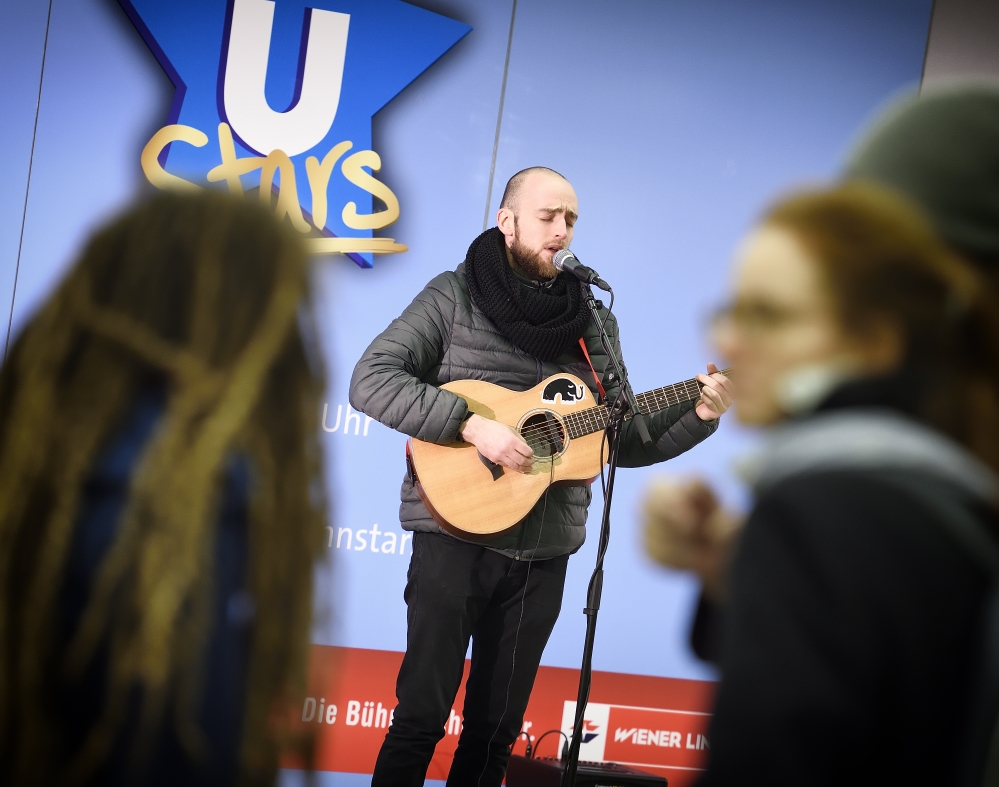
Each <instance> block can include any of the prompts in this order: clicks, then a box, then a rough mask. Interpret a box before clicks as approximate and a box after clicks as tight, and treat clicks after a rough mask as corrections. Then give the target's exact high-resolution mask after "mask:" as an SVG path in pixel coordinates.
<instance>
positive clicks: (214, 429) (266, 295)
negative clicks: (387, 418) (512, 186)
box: [0, 193, 324, 785]
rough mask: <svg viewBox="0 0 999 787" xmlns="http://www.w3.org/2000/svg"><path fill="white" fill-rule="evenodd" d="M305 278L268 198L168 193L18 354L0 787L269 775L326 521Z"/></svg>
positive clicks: (72, 281)
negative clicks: (255, 201) (265, 203)
mask: <svg viewBox="0 0 999 787" xmlns="http://www.w3.org/2000/svg"><path fill="white" fill-rule="evenodd" d="M308 288H309V285H308V279H307V274H306V266H305V258H304V255H303V252H302V249H301V245H300V243H299V241H298V240H297V239H296V238H295V237H294V234H293V233H292V232H291V231H290V230H286V229H285V228H283V227H282V226H280V225H279V224H278V223H277V222H276V220H275V219H274V218H273V216H272V215H271V214H269V213H268V211H267V210H266V208H264V207H262V206H260V205H252V204H250V203H248V202H246V203H244V202H237V201H232V200H231V199H229V198H226V197H224V196H221V195H219V194H214V193H200V194H196V195H178V194H167V193H164V194H161V195H158V196H157V197H155V198H154V199H152V200H150V201H148V202H147V203H145V204H143V205H141V206H140V207H138V208H136V209H134V210H132V211H131V212H129V213H128V214H127V215H125V216H123V217H122V218H120V219H118V220H117V221H115V222H113V223H112V224H111V225H110V226H108V227H107V228H105V229H103V230H102V231H100V232H98V233H97V235H96V236H95V237H94V238H93V239H92V240H91V242H90V243H89V245H88V246H87V248H86V250H85V251H84V253H83V255H82V257H81V258H80V260H79V261H78V262H77V263H76V265H75V266H74V267H73V269H72V270H71V271H70V273H69V274H68V276H67V277H66V279H65V280H64V281H63V282H62V284H61V285H60V286H59V288H58V289H57V290H56V292H55V294H54V295H53V296H52V297H51V298H50V299H49V300H48V302H47V303H45V304H44V305H43V306H42V308H41V309H40V310H39V311H38V313H37V314H36V315H35V317H34V318H33V319H32V320H31V322H30V323H29V324H28V325H27V327H26V328H25V329H24V330H23V332H22V333H21V335H20V337H19V338H18V339H17V341H16V342H15V344H14V345H13V347H12V350H11V353H10V355H9V357H8V358H7V360H6V363H5V364H4V366H3V367H2V369H0V782H2V783H5V784H19V785H29V784H133V783H141V784H184V785H191V784H208V783H211V784H235V783H244V784H272V783H273V781H274V777H275V773H276V768H277V761H278V756H279V749H280V748H281V746H282V740H281V738H282V733H281V722H280V717H281V715H282V713H284V709H285V708H286V707H288V702H289V701H291V699H292V697H293V695H294V694H295V693H296V692H297V693H298V694H301V693H302V690H303V688H304V675H303V673H304V667H305V664H306V655H307V645H308V633H309V624H310V618H311V574H312V564H313V561H314V559H315V556H316V555H317V551H318V548H319V546H320V544H321V541H320V536H321V530H322V526H323V524H324V522H323V519H324V510H323V509H324V504H323V500H322V499H321V495H318V494H317V487H318V484H317V482H318V481H319V480H320V478H321V472H320V461H321V460H320V454H319V450H318V447H317V445H316V443H315V436H316V433H317V420H318V419H317V407H318V403H319V401H320V396H321V393H322V380H323V375H322V372H321V370H320V369H319V368H317V365H316V360H315V358H316V353H315V352H314V347H313V346H312V341H311V335H310V334H308V328H309V326H310V322H309V320H308V319H307V314H306V312H305V311H304V309H303V304H304V303H305V301H306V299H307V295H308ZM276 720H277V721H276ZM284 743H285V744H287V741H284ZM303 745H305V744H304V743H303Z"/></svg>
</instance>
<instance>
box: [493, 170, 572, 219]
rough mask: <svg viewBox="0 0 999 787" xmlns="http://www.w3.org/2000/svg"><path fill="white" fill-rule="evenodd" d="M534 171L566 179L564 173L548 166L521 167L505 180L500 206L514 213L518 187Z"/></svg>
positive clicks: (518, 194) (519, 187) (518, 191)
mask: <svg viewBox="0 0 999 787" xmlns="http://www.w3.org/2000/svg"><path fill="white" fill-rule="evenodd" d="M536 172H537V173H544V174H546V175H554V176H555V177H557V178H561V179H562V180H566V178H565V175H563V174H561V173H560V172H556V171H555V170H553V169H550V168H549V167H528V168H527V169H522V170H521V171H520V172H518V173H517V174H516V175H514V176H513V177H512V178H510V180H508V181H507V183H506V188H505V189H503V200H502V201H501V202H500V208H509V209H510V210H512V211H513V212H514V213H516V212H517V198H518V197H519V196H520V189H521V187H522V186H523V185H524V181H526V180H527V179H528V178H529V177H530V176H531V175H533V174H534V173H536ZM566 182H568V181H566Z"/></svg>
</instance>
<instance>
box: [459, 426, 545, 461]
mask: <svg viewBox="0 0 999 787" xmlns="http://www.w3.org/2000/svg"><path fill="white" fill-rule="evenodd" d="M461 439H462V440H464V441H465V442H466V443H471V444H472V445H474V446H475V447H476V448H478V449H479V453H480V454H482V455H483V456H484V457H485V458H486V459H488V460H489V461H490V462H495V463H496V464H498V465H502V466H503V467H509V468H510V469H511V470H516V471H517V472H518V473H529V472H530V471H531V467H533V465H534V459H533V456H534V453H533V451H531V447H530V446H529V445H528V444H527V443H526V442H524V439H523V438H522V437H521V436H520V435H519V434H517V433H516V432H515V431H513V429H511V428H510V427H509V426H507V425H506V424H501V423H500V422H499V421H493V420H491V419H489V418H483V417H482V416H481V415H472V417H471V418H469V419H468V420H467V421H465V424H464V426H463V427H462V429H461Z"/></svg>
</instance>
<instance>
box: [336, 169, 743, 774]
mask: <svg viewBox="0 0 999 787" xmlns="http://www.w3.org/2000/svg"><path fill="white" fill-rule="evenodd" d="M577 215H578V203H577V200H576V192H575V191H574V190H573V188H572V186H571V185H570V184H569V182H568V181H567V180H566V179H565V178H563V177H562V176H561V175H559V174H558V173H557V172H555V171H554V170H551V169H548V168H546V167H531V168H530V169H525V170H523V171H521V172H518V173H517V174H516V175H514V176H513V177H512V178H511V179H510V182H509V183H507V186H506V190H505V192H504V193H503V201H502V203H501V205H500V209H499V211H498V213H497V215H496V223H497V226H496V227H494V228H493V229H489V230H486V231H485V232H483V233H482V234H481V235H479V237H477V238H476V239H475V240H474V241H472V245H471V246H469V248H468V254H467V255H466V257H465V261H464V263H463V264H461V265H459V266H458V267H457V269H455V270H454V271H449V272H446V273H442V274H440V275H439V276H437V277H436V278H434V279H433V280H432V281H431V282H430V283H429V284H428V285H427V286H426V287H425V288H424V290H423V291H422V292H421V293H420V294H419V295H417V296H416V299H415V300H414V301H413V302H412V303H411V304H410V305H409V306H408V307H407V308H406V310H405V311H404V312H403V313H402V315H400V316H399V317H398V318H397V319H396V320H394V321H393V322H392V324H391V325H389V327H388V328H386V329H385V331H384V332H383V333H382V334H381V335H379V336H378V337H377V338H376V339H375V340H374V341H373V342H372V343H371V345H370V346H369V347H368V349H367V350H366V351H365V353H364V355H363V357H362V358H361V360H360V361H358V363H357V366H356V368H355V369H354V374H353V376H352V378H351V382H350V402H351V404H352V405H353V406H354V408H355V409H357V410H362V411H363V412H365V413H367V414H368V415H370V416H371V417H372V418H375V419H377V420H378V421H380V422H381V423H383V424H385V425H386V426H389V427H391V428H393V429H398V430H399V431H401V432H404V433H405V434H407V435H410V436H411V437H415V438H418V439H420V440H425V441H430V442H435V443H452V442H455V441H459V440H463V441H465V442H468V443H472V444H473V445H475V447H476V448H477V449H478V451H479V453H480V454H482V456H484V457H485V458H486V459H489V460H491V461H492V462H495V463H497V464H500V465H502V466H503V467H505V468H508V469H509V470H511V471H517V472H527V471H529V470H530V469H531V465H532V453H531V449H530V448H529V447H528V445H527V443H526V442H524V440H522V439H521V437H520V436H519V435H518V434H517V433H516V432H514V430H513V429H511V428H510V427H508V426H506V425H504V424H501V423H499V422H498V421H494V420H490V419H488V418H484V417H482V416H480V415H471V414H470V413H469V410H468V407H467V406H466V404H465V400H464V399H462V398H460V397H459V396H457V395H456V394H454V393H451V392H449V391H445V390H442V389H441V388H440V387H439V386H440V385H442V384H444V383H446V382H449V381H451V380H462V379H478V380H485V381H487V382H491V383H495V384H497V385H502V386H504V387H506V388H509V389H512V390H517V391H525V390H527V389H529V388H532V387H534V386H535V385H537V384H538V383H539V382H541V381H542V380H543V379H545V378H547V377H549V376H551V375H553V374H557V373H560V372H562V373H565V372H568V373H570V374H574V375H576V376H577V377H579V378H580V379H582V380H586V381H587V383H588V384H589V385H590V387H591V392H592V394H593V395H594V397H596V396H597V383H596V378H597V377H599V379H600V382H601V384H602V386H603V388H604V389H605V391H606V398H607V400H609V401H614V399H615V398H616V396H617V394H618V392H619V390H620V381H619V380H618V379H617V376H616V375H615V374H614V373H613V371H612V368H613V366H612V364H611V363H610V359H609V358H608V357H607V355H606V354H605V353H604V352H603V349H602V347H601V344H600V340H599V337H598V332H597V326H596V325H594V324H593V322H592V320H591V317H590V313H589V310H588V308H587V306H586V300H585V298H584V286H585V285H583V284H581V283H580V282H579V281H578V280H577V279H576V278H574V277H573V276H572V275H571V274H569V273H558V271H556V269H555V267H554V265H553V263H552V259H553V257H554V256H555V253H556V252H557V251H559V250H560V249H564V248H567V247H568V246H569V243H570V242H571V241H572V235H573V225H574V224H575V222H576V218H577ZM601 318H602V319H606V329H607V332H608V333H609V334H610V336H611V338H612V341H613V344H614V348H615V351H617V352H620V351H619V342H618V327H617V322H616V320H615V319H614V317H613V316H612V315H611V316H608V314H607V312H606V310H605V309H604V308H603V307H602V306H601ZM581 339H582V343H581V342H580V340H581ZM582 345H585V347H586V350H587V352H588V353H589V358H590V360H589V361H588V360H587V357H586V355H585V354H584V352H583V348H582ZM591 363H592V368H591ZM708 372H709V374H708V375H699V377H698V380H699V381H700V382H701V383H702V384H703V385H704V389H703V391H702V397H701V399H700V400H699V401H698V402H697V403H694V402H689V403H687V404H683V405H679V406H675V407H671V408H669V409H668V410H664V411H661V412H659V413H656V414H655V415H652V416H639V417H641V418H644V419H645V421H646V424H647V426H648V430H649V433H650V434H651V436H652V439H653V441H654V442H653V444H652V445H650V446H648V447H646V446H645V445H643V443H642V441H641V439H640V438H639V436H638V432H637V429H636V422H635V421H634V420H631V421H628V422H627V423H626V424H625V426H624V429H623V431H622V437H621V453H620V465H621V466H630V467H640V466H643V465H650V464H653V463H654V462H662V461H664V460H666V459H671V458H672V457H674V456H677V455H678V454H681V453H683V452H684V451H686V450H688V449H689V448H691V447H692V446H694V445H696V444H697V443H699V442H700V441H701V440H703V439H704V438H706V437H707V436H708V435H710V434H711V433H712V432H714V430H715V429H716V428H717V424H718V418H719V416H721V415H722V413H724V412H725V410H726V409H727V408H728V406H729V404H730V402H731V399H732V397H731V388H730V383H729V381H728V380H727V379H726V378H725V377H724V376H723V375H721V374H717V373H716V372H717V369H716V368H715V367H714V365H713V364H709V365H708ZM591 381H592V382H591ZM590 497H591V494H590V489H589V487H588V486H560V487H552V488H550V489H549V490H548V492H546V494H545V495H544V496H542V498H541V499H540V500H539V501H538V503H537V505H535V507H534V509H533V510H532V511H531V513H530V514H529V515H528V516H527V518H526V519H525V520H524V521H523V522H522V523H521V524H520V525H518V526H517V527H515V528H513V529H512V530H509V531H506V532H504V533H501V534H499V535H497V536H495V537H493V538H491V539H490V540H488V541H485V542H482V541H478V542H476V543H471V542H466V541H462V540H459V539H458V538H455V537H453V536H451V535H448V534H446V533H444V532H443V531H442V530H441V529H440V527H439V526H438V525H437V523H436V522H435V521H434V519H433V518H432V517H431V515H430V513H429V512H428V511H427V509H426V507H425V506H424V505H423V503H422V502H421V501H420V497H419V495H418V493H417V491H416V489H415V487H414V482H413V478H412V477H411V476H409V475H407V476H406V478H405V479H404V480H403V484H402V506H401V508H400V519H401V521H402V526H403V527H404V528H406V529H407V530H413V531H415V535H414V537H413V556H412V559H411V561H410V566H409V575H408V581H407V584H406V592H405V599H406V605H407V608H408V611H407V622H408V633H407V637H406V655H405V657H404V658H403V662H402V667H401V668H400V670H399V677H398V680H397V683H396V696H397V697H398V700H399V704H398V706H397V707H396V710H395V716H394V718H393V721H392V725H391V727H390V728H389V731H388V734H387V735H386V736H385V742H384V743H383V744H382V748H381V751H380V752H379V755H378V761H377V763H376V764H375V772H374V776H373V778H372V782H371V783H372V785H373V786H374V787H383V786H384V785H414V786H415V785H422V784H423V782H424V779H425V777H426V772H427V767H428V766H429V764H430V759H431V757H432V756H433V753H434V748H435V746H436V745H437V742H438V741H439V740H440V739H441V738H442V737H443V736H444V725H445V723H446V722H447V719H448V716H449V714H450V710H451V704H452V703H453V702H454V698H455V695H456V693H457V691H458V687H459V684H460V682H461V676H462V669H463V666H464V659H465V653H466V651H467V648H468V641H469V638H471V640H472V665H471V671H470V673H469V677H468V682H467V684H466V686H465V705H464V709H463V716H464V723H463V726H462V730H461V736H460V738H459V740H458V748H457V751H456V752H455V755H454V761H453V763H452V765H451V770H450V773H449V775H448V780H447V783H448V785H455V786H457V785H461V786H464V785H480V786H481V787H487V786H489V787H496V786H498V785H499V784H500V782H501V781H502V779H503V775H504V773H505V772H506V764H507V761H508V759H509V756H510V748H511V746H512V744H513V743H514V741H515V740H516V738H517V735H518V733H519V732H520V729H521V724H522V723H523V719H524V712H525V710H526V708H527V701H528V699H529V697H530V694H531V688H532V687H533V685H534V678H535V675H536V674H537V671H538V665H539V664H540V662H541V654H542V652H543V651H544V648H545V644H546V643H547V642H548V637H549V635H550V634H551V631H552V628H553V627H554V625H555V621H556V619H557V618H558V614H559V609H560V608H561V603H562V588H563V585H564V582H565V570H566V564H567V562H568V559H569V555H570V554H572V553H573V552H575V551H576V550H577V549H579V548H580V546H582V544H583V540H584V539H585V537H586V530H585V523H586V513H587V506H589V503H590Z"/></svg>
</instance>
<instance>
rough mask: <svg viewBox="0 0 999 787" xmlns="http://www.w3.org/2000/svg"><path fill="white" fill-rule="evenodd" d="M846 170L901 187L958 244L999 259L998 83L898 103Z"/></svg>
mask: <svg viewBox="0 0 999 787" xmlns="http://www.w3.org/2000/svg"><path fill="white" fill-rule="evenodd" d="M845 174H846V177H847V178H861V179H865V180H873V181H876V182H878V183H881V184H884V185H886V186H890V187H893V188H895V189H897V190H898V191H901V192H902V193H903V194H905V195H907V196H908V197H909V198H910V199H912V200H913V201H914V202H916V203H917V204H919V205H921V206H922V208H923V209H924V210H925V211H926V212H927V213H928V214H929V216H930V219H931V220H932V221H933V223H934V224H935V226H936V228H937V231H938V232H939V233H940V234H941V236H943V238H944V240H945V241H947V242H948V243H949V244H950V245H951V246H953V247H954V248H955V249H957V250H958V251H960V252H964V253H965V254H966V255H968V256H970V257H973V258H975V259H977V260H979V261H980V262H983V263H985V262H986V261H989V262H991V263H993V264H999V86H997V87H989V86H984V85H964V86H960V87H954V88H949V89H944V90H937V91H933V92H929V93H923V95H922V96H920V97H918V98H912V97H910V98H907V99H905V100H903V101H901V102H898V103H896V104H895V105H894V106H893V107H891V108H890V109H889V110H888V111H887V112H885V113H884V114H883V115H882V116H881V118H880V119H879V120H878V121H876V122H875V124H874V126H873V128H872V129H871V130H870V131H868V132H867V133H866V134H865V135H864V136H863V137H862V139H861V141H860V144H859V145H857V146H856V148H855V149H854V151H853V154H852V155H851V156H850V159H849V162H848V164H847V168H846V173H845Z"/></svg>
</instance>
